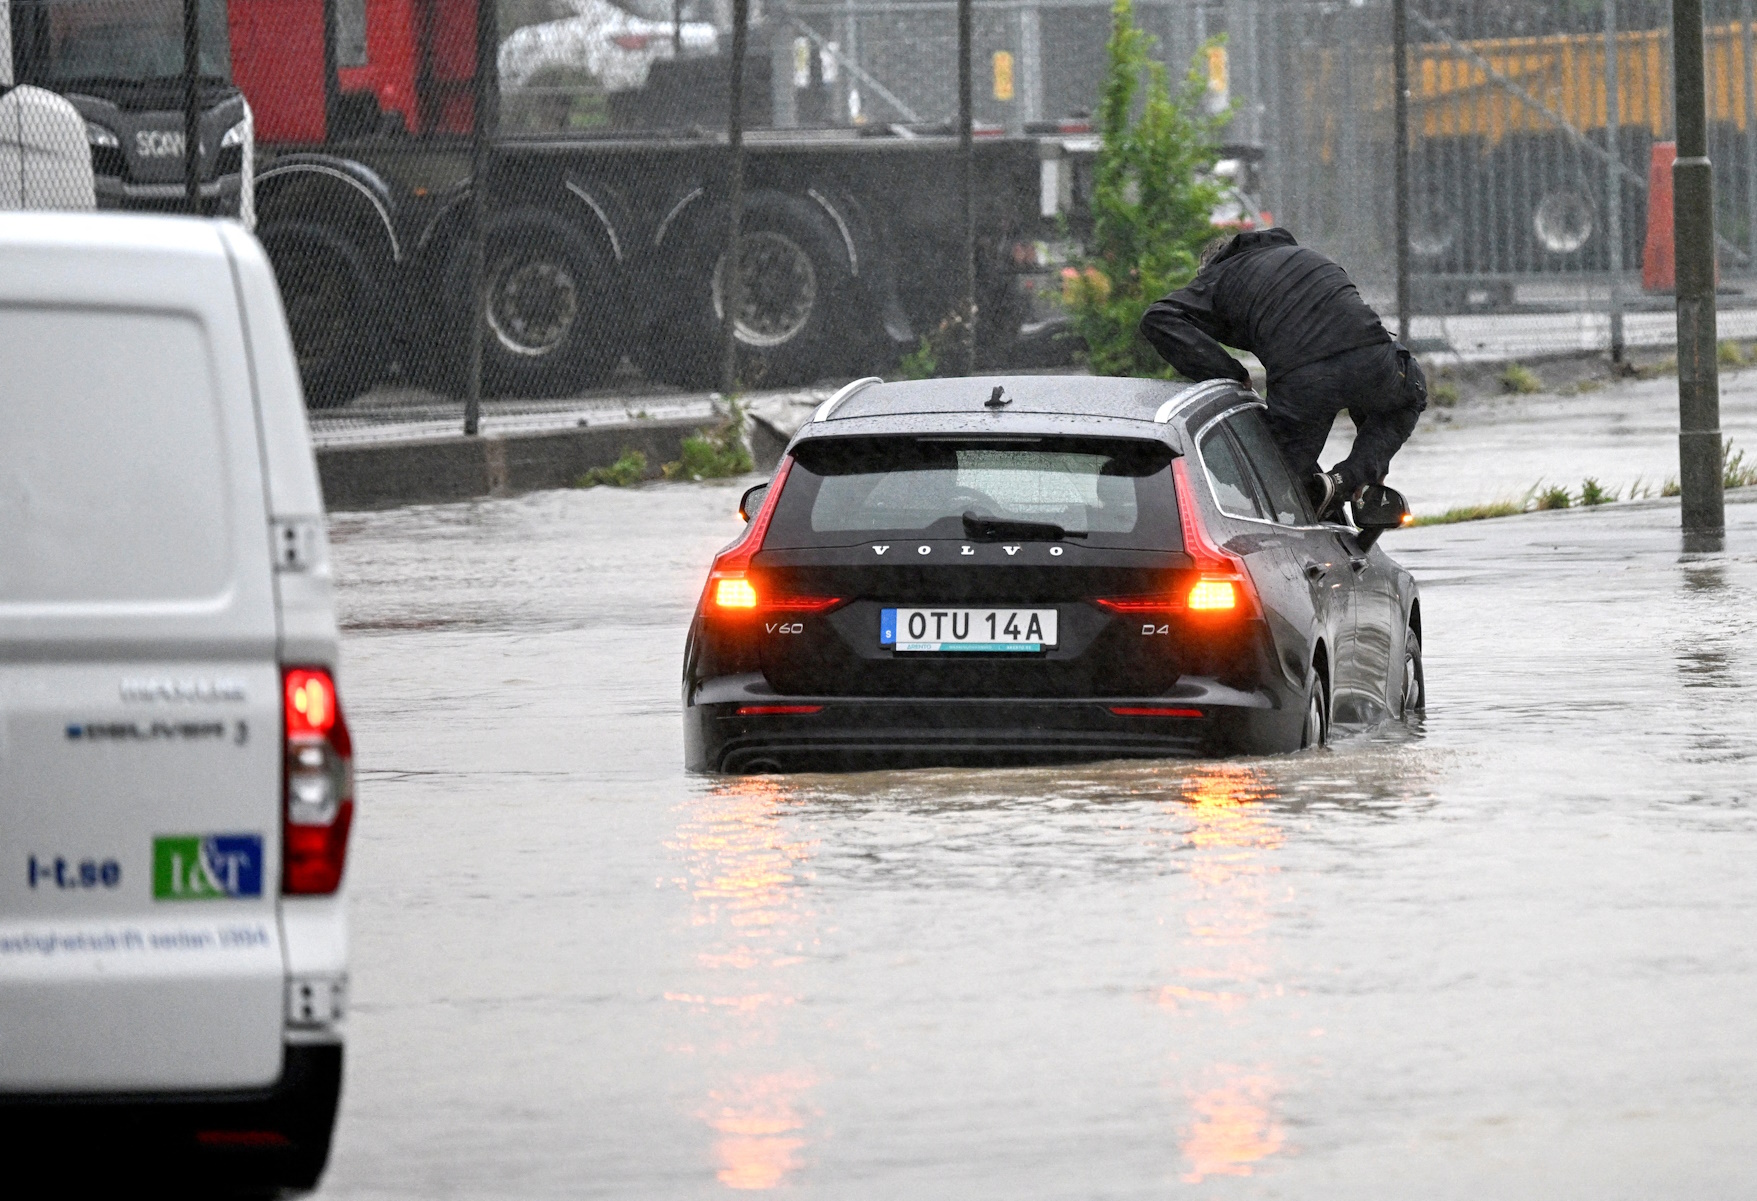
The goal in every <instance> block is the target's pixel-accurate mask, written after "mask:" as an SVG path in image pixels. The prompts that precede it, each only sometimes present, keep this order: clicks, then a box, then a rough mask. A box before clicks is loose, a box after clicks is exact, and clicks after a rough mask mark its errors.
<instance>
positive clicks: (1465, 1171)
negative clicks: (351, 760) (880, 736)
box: [322, 483, 1757, 1199]
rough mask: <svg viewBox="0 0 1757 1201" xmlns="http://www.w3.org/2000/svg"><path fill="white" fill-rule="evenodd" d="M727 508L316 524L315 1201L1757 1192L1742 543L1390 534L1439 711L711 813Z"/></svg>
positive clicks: (1532, 519)
mask: <svg viewBox="0 0 1757 1201" xmlns="http://www.w3.org/2000/svg"><path fill="white" fill-rule="evenodd" d="M740 486H741V484H740V483H733V484H729V485H725V486H697V487H691V486H657V487H651V488H647V489H642V490H637V491H630V492H619V491H613V490H609V489H598V490H594V491H590V492H576V493H569V492H560V493H543V494H538V495H533V496H528V497H523V498H516V499H511V500H498V501H488V502H482V503H478V504H471V505H457V506H445V507H438V508H426V509H410V510H402V511H395V512H387V513H380V514H370V515H357V514H355V515H341V516H338V517H337V518H335V520H334V523H333V525H334V536H335V540H336V557H337V562H338V574H339V576H340V577H341V578H342V580H343V581H344V584H343V587H342V589H341V603H342V612H343V617H344V621H345V623H346V631H347V636H346V640H345V658H344V669H345V675H344V677H343V679H342V687H343V697H344V703H345V704H346V705H347V706H348V712H349V720H350V724H351V725H352V726H353V728H354V731H355V740H356V745H357V748H358V751H357V753H358V756H359V759H358V762H359V764H360V766H361V776H360V784H359V795H360V797H361V811H360V817H359V820H358V824H357V827H356V830H357V833H356V836H355V838H356V841H355V849H354V853H353V859H352V863H351V865H350V870H349V880H350V884H349V887H350V889H351V893H352V898H353V914H354V919H353V920H354V930H355V946H354V990H353V996H354V1010H353V1013H352V1016H351V1019H350V1021H351V1030H350V1044H349V1052H348V1053H349V1062H348V1079H347V1085H346V1093H345V1098H344V1104H343V1112H342V1117H341V1122H340V1127H339V1131H338V1136H337V1144H336V1152H335V1155H334V1157H333V1159H332V1161H331V1168H330V1172H329V1175H328V1178H327V1180H326V1184H325V1188H324V1190H323V1193H322V1195H323V1196H325V1197H332V1198H411V1199H412V1198H450V1197H459V1198H475V1197H482V1198H542V1197H551V1196H553V1197H570V1198H573V1197H616V1198H643V1199H662V1198H697V1197H714V1196H721V1195H730V1194H733V1193H737V1192H761V1191H764V1190H769V1191H772V1192H773V1193H774V1194H775V1195H778V1196H802V1197H822V1198H838V1199H840V1198H899V1197H928V1198H938V1197H948V1198H950V1197H956V1198H960V1199H968V1198H990V1197H992V1198H1009V1199H1013V1198H1026V1197H1029V1198H1039V1197H1041V1198H1070V1199H1071V1198H1098V1197H1103V1198H1133V1197H1161V1196H1166V1195H1172V1194H1180V1193H1189V1194H1192V1195H1197V1196H1204V1195H1211V1196H1217V1197H1232V1196H1239V1197H1259V1196H1260V1197H1300V1198H1313V1197H1349V1198H1354V1197H1361V1196H1375V1197H1417V1196H1419V1197H1423V1198H1452V1197H1457V1198H1473V1199H1476V1198H1482V1197H1484V1196H1494V1197H1522V1198H1523V1197H1533V1198H1541V1197H1558V1198H1560V1197H1592V1198H1616V1197H1629V1198H1637V1197H1639V1198H1651V1197H1653V1196H1716V1197H1731V1196H1744V1195H1750V1193H1751V1191H1752V1189H1753V1187H1757V1186H1754V1185H1753V1174H1754V1169H1752V1167H1751V1157H1750V1148H1751V1133H1752V1131H1753V1130H1757V1019H1754V1017H1753V1008H1754V1002H1757V950H1754V942H1757V940H1754V938H1753V932H1757V870H1754V867H1757V810H1754V807H1753V806H1754V800H1757V797H1754V794H1757V771H1754V761H1757V638H1754V637H1753V635H1754V634H1757V554H1753V553H1752V549H1751V548H1754V547H1757V503H1753V502H1754V500H1757V498H1749V497H1738V498H1736V499H1738V500H1741V501H1742V502H1743V503H1735V504H1732V505H1730V506H1729V511H1728V517H1729V524H1730V525H1731V527H1732V528H1731V536H1730V544H1731V545H1732V546H1733V547H1734V548H1735V549H1734V552H1733V553H1729V554H1725V555H1717V556H1707V557H1700V558H1695V559H1690V560H1684V559H1681V557H1680V555H1679V554H1678V552H1677V545H1678V537H1677V534H1676V524H1677V510H1676V507H1675V502H1667V503H1660V502H1654V503H1652V504H1650V505H1645V506H1616V507H1613V508H1611V509H1605V510H1596V511H1568V512H1559V513H1545V514H1537V515H1533V516H1529V517H1524V518H1517V519H1509V520H1503V521H1498V522H1484V523H1477V524H1474V525H1468V526H1450V527H1434V528H1428V529H1421V530H1414V531H1407V532H1401V533H1396V534H1392V535H1390V536H1389V537H1388V539H1387V546H1388V548H1389V549H1390V550H1391V552H1392V553H1393V554H1394V555H1395V556H1397V557H1398V558H1399V559H1401V560H1402V561H1403V562H1404V563H1405V564H1407V565H1408V566H1409V567H1410V568H1411V569H1412V570H1413V571H1414V572H1415V573H1416V575H1417V576H1418V578H1419V579H1420V581H1421V584H1422V588H1423V593H1424V598H1423V605H1424V611H1425V612H1424V625H1425V627H1426V631H1427V635H1428V644H1427V647H1426V652H1427V669H1428V681H1429V687H1430V690H1431V696H1432V700H1431V704H1430V710H1429V714H1428V718H1427V721H1426V723H1425V728H1423V729H1420V730H1413V731H1412V730H1405V729H1403V728H1402V727H1394V728H1390V729H1385V730H1381V731H1379V732H1376V733H1373V734H1368V735H1359V736H1355V737H1353V738H1349V739H1344V740H1343V741H1341V742H1339V744H1338V745H1337V746H1336V747H1335V748H1334V749H1332V750H1330V751H1327V752H1321V753H1315V754H1308V755H1304V756H1298V757H1286V758H1280V759H1259V760H1241V761H1234V762H1188V763H1178V762H1162V763H1134V764H1109V765H1097V766H1087V767H1078V768H1062V769H1053V770H1038V769H1033V770H1017V771H953V770H936V771H916V772H897V773H875V774H867V775H853V776H825V775H813V776H779V777H763V778H750V779H711V778H703V777H691V776H688V775H685V774H684V773H683V772H682V770H681V767H680V762H681V738H680V731H679V718H678V677H679V672H680V660H681V651H682V644H683V635H684V629H685V626H686V623H687V621H688V616H689V611H690V608H691V605H692V604H693V602H694V599H695V596H696V592H697V590H698V589H699V588H700V586H701V581H702V576H703V572H704V571H705V568H706V564H707V561H708V558H709V557H710V554H711V552H712V550H713V549H715V548H716V547H717V546H718V545H720V544H721V543H723V542H724V541H726V540H727V539H728V538H730V537H731V536H732V535H733V534H734V533H735V532H736V529H737V524H736V519H735V518H733V517H732V515H731V514H732V510H733V508H734V506H735V503H736V500H737V496H738V490H739V487H740Z"/></svg>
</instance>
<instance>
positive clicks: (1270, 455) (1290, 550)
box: [1226, 405, 1354, 692]
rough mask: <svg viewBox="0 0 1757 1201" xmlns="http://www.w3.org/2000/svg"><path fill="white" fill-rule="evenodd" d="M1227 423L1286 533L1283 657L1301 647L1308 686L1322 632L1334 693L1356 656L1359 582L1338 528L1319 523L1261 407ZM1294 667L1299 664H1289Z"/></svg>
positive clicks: (1301, 667)
mask: <svg viewBox="0 0 1757 1201" xmlns="http://www.w3.org/2000/svg"><path fill="white" fill-rule="evenodd" d="M1226 427H1227V429H1229V430H1230V431H1231V432H1232V435H1233V438H1234V440H1235V441H1236V443H1237V444H1238V447H1239V449H1240V451H1241V452H1242V454H1243V455H1244V458H1245V461H1246V462H1247V463H1248V464H1249V466H1250V468H1251V471H1252V474H1253V475H1254V476H1255V477H1256V479H1257V481H1258V483H1259V485H1260V487H1261V489H1262V493H1263V497H1264V502H1265V507H1266V508H1267V509H1268V510H1269V512H1270V513H1271V514H1272V516H1273V517H1274V519H1275V521H1276V523H1277V524H1278V525H1279V526H1280V527H1281V528H1282V530H1283V531H1284V532H1285V536H1286V541H1285V542H1284V543H1283V546H1284V548H1285V554H1284V556H1283V558H1282V562H1281V566H1282V571H1283V577H1284V578H1285V579H1286V580H1287V582H1288V598H1287V600H1286V601H1285V602H1284V607H1283V609H1282V613H1283V616H1284V617H1285V618H1286V621H1287V624H1288V625H1289V626H1290V627H1298V630H1297V633H1296V631H1295V630H1294V629H1293V628H1289V629H1286V630H1284V631H1278V632H1277V640H1278V642H1281V643H1282V645H1283V653H1284V656H1285V655H1286V654H1287V652H1288V651H1290V650H1292V649H1293V648H1294V647H1295V646H1297V647H1298V648H1299V650H1298V653H1297V656H1296V659H1297V670H1298V672H1299V675H1300V679H1301V681H1302V684H1303V680H1304V674H1305V670H1306V667H1307V666H1308V665H1309V664H1310V663H1311V661H1312V650H1313V646H1312V642H1313V638H1314V637H1316V636H1319V635H1321V636H1322V637H1324V639H1325V641H1326V643H1327V645H1328V646H1329V647H1330V649H1331V652H1332V656H1331V658H1332V662H1331V681H1330V682H1331V687H1332V691H1333V692H1334V691H1335V689H1336V685H1337V680H1338V675H1339V672H1340V671H1341V665H1342V663H1343V662H1344V661H1345V660H1347V659H1349V658H1351V657H1352V654H1353V651H1352V644H1353V640H1354V617H1353V605H1354V582H1353V580H1352V579H1351V578H1350V576H1349V572H1348V569H1347V556H1346V554H1345V550H1344V547H1343V546H1342V544H1341V542H1340V541H1339V540H1338V538H1337V536H1336V532H1335V530H1334V529H1332V528H1331V527H1328V526H1321V525H1318V524H1317V523H1316V521H1315V519H1314V518H1313V515H1312V512H1311V507H1310V505H1309V504H1308V503H1307V501H1306V498H1305V496H1304V495H1303V494H1302V493H1301V491H1300V489H1299V487H1298V485H1297V484H1295V483H1294V480H1293V475H1292V473H1291V472H1289V471H1288V469H1287V464H1286V461H1285V460H1284V459H1283V458H1282V457H1281V452H1280V450H1279V449H1278V448H1277V447H1276V445H1275V438H1274V435H1273V434H1271V433H1270V430H1269V423H1268V420H1267V419H1266V417H1265V416H1264V411H1263V408H1262V407H1261V406H1260V405H1252V406H1250V407H1248V408H1244V409H1239V410H1236V411H1235V412H1233V413H1232V414H1231V415H1230V416H1228V417H1227V418H1226ZM1287 666H1288V667H1289V669H1290V670H1291V669H1292V668H1293V666H1294V664H1292V663H1289V664H1288V665H1287Z"/></svg>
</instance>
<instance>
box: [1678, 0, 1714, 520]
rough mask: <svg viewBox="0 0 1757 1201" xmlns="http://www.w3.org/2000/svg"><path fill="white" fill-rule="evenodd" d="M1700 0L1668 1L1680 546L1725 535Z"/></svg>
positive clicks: (1711, 170) (1711, 187) (1711, 189)
mask: <svg viewBox="0 0 1757 1201" xmlns="http://www.w3.org/2000/svg"><path fill="white" fill-rule="evenodd" d="M1702 58H1703V47H1702V0H1672V75H1673V79H1674V82H1675V86H1676V92H1677V98H1676V101H1675V107H1674V112H1675V114H1676V117H1675V119H1676V121H1677V127H1678V160H1677V162H1676V163H1674V164H1673V165H1672V196H1673V204H1674V208H1673V215H1672V242H1673V245H1674V246H1675V248H1676V250H1677V271H1678V482H1679V485H1680V486H1681V490H1682V498H1683V518H1684V549H1685V550H1702V551H1706V550H1719V549H1720V548H1721V547H1722V545H1723V544H1724V541H1725V531H1726V509H1725V498H1724V497H1723V495H1722V487H1721V444H1720V372H1719V366H1718V364H1717V361H1716V358H1715V313H1714V167H1713V164H1711V163H1710V162H1709V161H1708V114H1707V111H1706V108H1707V100H1706V91H1705V88H1704V74H1703V65H1702Z"/></svg>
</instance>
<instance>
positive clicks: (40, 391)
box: [0, 216, 285, 1093]
mask: <svg viewBox="0 0 1757 1201" xmlns="http://www.w3.org/2000/svg"><path fill="white" fill-rule="evenodd" d="M237 307H238V301H237V295H236V291H235V286H234V280H233V276H232V273H231V271H230V267H229V263H228V259H227V257H226V254H225V250H224V247H223V245H222V242H221V238H220V235H219V234H218V233H217V232H216V230H215V229H214V228H213V227H211V226H206V225H202V224H198V223H195V222H181V221H166V220H164V219H162V218H129V217H115V218H110V217H98V218H93V217H84V218H77V217H49V216H44V217H40V218H39V217H35V216H26V217H22V218H19V219H16V220H14V221H12V222H8V224H7V226H6V227H5V228H4V229H3V230H0V380H4V381H5V383H4V396H5V401H4V406H3V409H4V421H5V432H4V435H3V436H0V848H4V850H5V856H4V859H3V860H0V1090H5V1091H9V1092H29V1093H68V1092H83V1091H112V1090H150V1091H161V1090H185V1089H210V1088H237V1087H249V1086H254V1085H263V1084H266V1083H269V1082H271V1081H273V1080H274V1079H276V1078H277V1077H278V1075H279V1074H280V1070H281V1057H282V1041H283V1013H284V1005H285V1001H284V995H283V993H284V968H283V962H282V951H281V936H280V933H279V930H278V926H277V922H276V905H277V898H278V894H279V885H280V876H281V866H280V859H281V821H280V819H281V792H282V783H281V773H282V763H281V711H280V692H281V680H280V670H279V667H278V665H277V663H276V655H275V638H276V619H275V607H274V601H273V593H272V580H271V574H272V566H271V558H270V556H271V549H270V538H269V531H268V528H267V525H268V523H267V518H266V511H265V502H264V492H263V479H262V468H261V457H260V451H259V440H258V435H257V429H256V423H255V419H254V412H253V406H252V401H251V380H250V376H249V371H248V366H247V363H248V360H247V357H246V354H245V350H244V342H243V335H242V330H241V328H240V322H239V318H238V313H237Z"/></svg>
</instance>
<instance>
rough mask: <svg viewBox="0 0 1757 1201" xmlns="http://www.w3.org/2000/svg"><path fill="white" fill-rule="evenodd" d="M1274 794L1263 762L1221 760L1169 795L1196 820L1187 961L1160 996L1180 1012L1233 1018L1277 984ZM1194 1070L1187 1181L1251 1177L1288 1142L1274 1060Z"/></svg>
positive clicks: (1185, 1135)
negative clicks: (1259, 765)
mask: <svg viewBox="0 0 1757 1201" xmlns="http://www.w3.org/2000/svg"><path fill="white" fill-rule="evenodd" d="M1274 795H1275V794H1274V792H1273V790H1272V789H1271V788H1270V787H1269V785H1268V783H1267V781H1266V780H1265V778H1264V776H1263V773H1262V772H1261V771H1259V770H1257V769H1255V768H1252V767H1246V766H1236V765H1227V764H1217V765H1212V766H1206V767H1202V768H1198V769H1196V770H1194V771H1191V772H1190V773H1189V774H1188V775H1186V776H1185V777H1184V778H1183V780H1182V782H1181V788H1180V795H1179V796H1178V798H1177V799H1176V800H1175V801H1170V802H1168V803H1167V808H1168V809H1173V810H1179V809H1181V811H1182V813H1181V815H1179V814H1175V813H1174V816H1182V817H1183V819H1184V820H1185V821H1186V822H1188V823H1189V827H1188V831H1187V833H1186V834H1185V838H1186V840H1187V842H1188V845H1189V847H1190V849H1191V851H1192V852H1193V854H1192V856H1191V857H1190V858H1189V859H1188V860H1187V861H1186V862H1187V871H1188V878H1189V886H1190V888H1191V889H1192V890H1193V896H1191V897H1190V898H1189V900H1188V902H1187V903H1186V904H1185V906H1184V927H1185V933H1184V936H1183V939H1182V942H1181V946H1180V948H1179V950H1180V954H1179V961H1180V963H1181V964H1183V965H1186V966H1184V968H1183V971H1182V973H1181V976H1182V978H1181V979H1180V980H1179V981H1178V982H1175V983H1171V984H1167V985H1166V986H1165V987H1164V988H1162V989H1161V990H1160V991H1159V997H1158V999H1159V1003H1160V1004H1161V1005H1162V1006H1164V1007H1165V1008H1167V1009H1168V1010H1170V1011H1172V1012H1173V1013H1174V1014H1175V1013H1177V1012H1178V1011H1179V1010H1180V1009H1187V1008H1190V1007H1192V1006H1194V1007H1210V1008H1212V1009H1214V1010H1216V1011H1218V1013H1219V1014H1221V1015H1223V1016H1225V1017H1227V1018H1228V1019H1231V1018H1233V1017H1234V1016H1235V1015H1237V1014H1238V1012H1239V1011H1240V1010H1241V1009H1243V1008H1244V1007H1246V1006H1248V1005H1249V1004H1250V1003H1251V1001H1252V1000H1253V999H1254V998H1255V997H1256V996H1257V995H1258V994H1259V993H1261V992H1262V991H1264V990H1265V989H1272V988H1273V985H1272V983H1271V977H1272V971H1273V964H1272V953H1271V947H1270V924H1271V917H1270V906H1271V904H1272V903H1273V900H1274V898H1273V897H1272V895H1271V894H1272V893H1273V892H1274V891H1275V889H1276V885H1277V878H1278V876H1279V873H1280V868H1279V867H1278V866H1277V864H1276V863H1275V861H1274V853H1275V852H1276V851H1277V850H1279V849H1280V848H1281V846H1282V843H1283V842H1284V841H1285V835H1284V833H1283V831H1282V829H1281V826H1280V825H1279V823H1278V822H1277V821H1276V820H1275V816H1274V813H1273V811H1272V810H1271V809H1270V808H1269V807H1268V806H1266V805H1265V804H1264V802H1265V801H1268V800H1272V799H1274ZM1283 891H1285V890H1283ZM1195 1077H1196V1079H1195V1081H1194V1082H1193V1083H1191V1084H1188V1085H1186V1091H1187V1092H1188V1096H1189V1100H1188V1108H1189V1111H1190V1116H1189V1119H1188V1122H1187V1124H1186V1125H1185V1126H1184V1127H1183V1128H1182V1131H1181V1134H1182V1142H1181V1150H1182V1152H1183V1157H1184V1162H1185V1164H1186V1170H1185V1171H1184V1172H1183V1174H1182V1176H1181V1179H1182V1180H1183V1181H1184V1182H1185V1183H1187V1184H1199V1183H1200V1182H1201V1181H1202V1180H1204V1179H1206V1178H1207V1177H1209V1176H1249V1175H1250V1174H1251V1172H1252V1169H1253V1165H1255V1164H1257V1163H1258V1162H1259V1161H1261V1160H1264V1159H1267V1158H1268V1157H1269V1156H1271V1155H1274V1154H1276V1153H1277V1152H1279V1151H1280V1150H1281V1149H1282V1145H1283V1142H1284V1134H1283V1132H1282V1128H1281V1125H1280V1123H1279V1122H1278V1121H1277V1119H1276V1116H1275V1094H1276V1092H1277V1085H1276V1081H1275V1077H1274V1073H1273V1071H1272V1070H1271V1069H1270V1068H1268V1067H1267V1066H1264V1065H1259V1066H1257V1067H1254V1068H1245V1067H1242V1066H1240V1065H1238V1064H1233V1063H1212V1064H1209V1065H1207V1066H1206V1067H1204V1068H1202V1069H1201V1070H1200V1071H1199V1072H1197V1073H1195Z"/></svg>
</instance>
